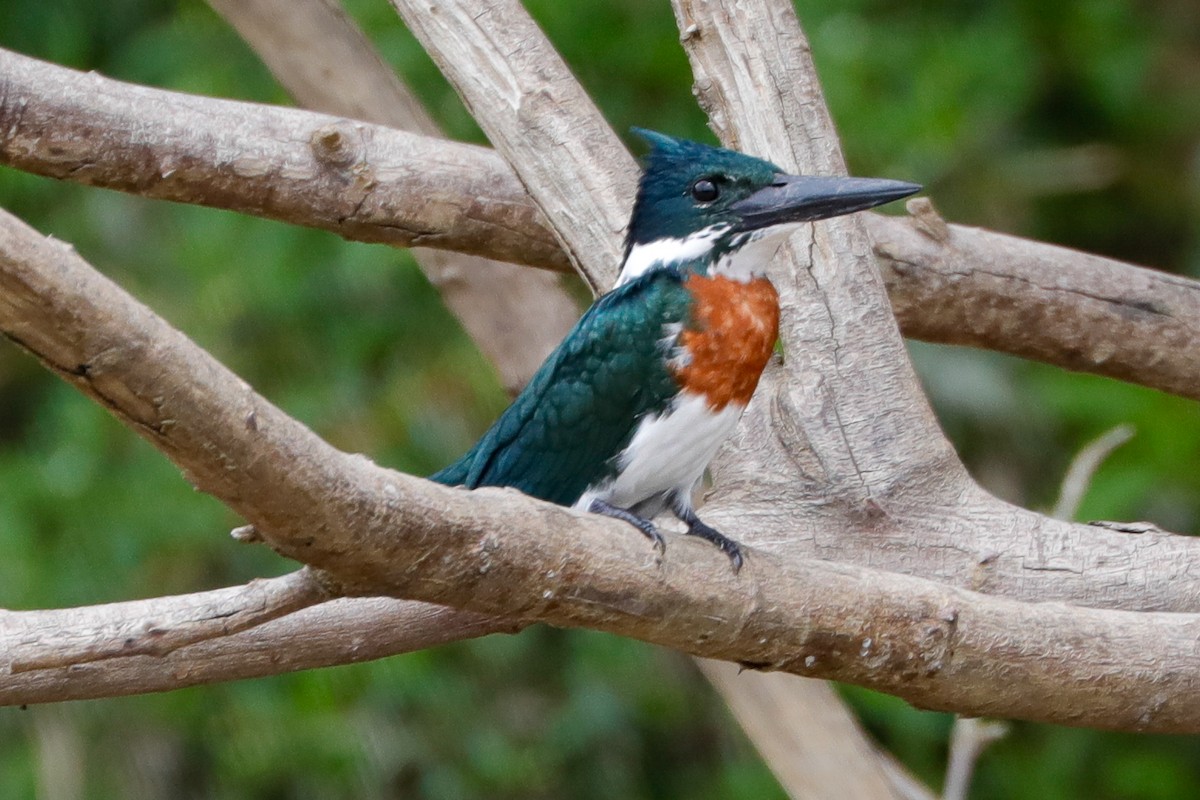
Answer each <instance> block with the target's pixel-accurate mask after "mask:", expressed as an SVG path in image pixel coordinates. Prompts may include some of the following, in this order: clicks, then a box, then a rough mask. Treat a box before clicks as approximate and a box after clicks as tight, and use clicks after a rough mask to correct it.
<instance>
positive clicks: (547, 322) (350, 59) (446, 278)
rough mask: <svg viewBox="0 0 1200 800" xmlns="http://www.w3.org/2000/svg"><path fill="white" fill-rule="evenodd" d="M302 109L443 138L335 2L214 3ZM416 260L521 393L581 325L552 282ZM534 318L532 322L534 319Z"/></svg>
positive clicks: (446, 260)
mask: <svg viewBox="0 0 1200 800" xmlns="http://www.w3.org/2000/svg"><path fill="white" fill-rule="evenodd" d="M209 4H210V5H212V6H213V8H215V9H216V10H217V12H218V13H220V14H221V15H222V16H223V17H224V18H225V19H226V20H228V21H229V23H230V24H231V25H233V26H234V27H235V28H236V29H237V31H238V33H240V34H241V36H242V38H244V39H245V40H246V41H247V42H248V43H249V44H250V46H251V47H253V48H254V50H255V52H257V53H258V54H259V56H260V57H261V58H262V59H263V61H264V62H266V64H267V66H268V67H269V68H270V69H271V72H272V73H273V74H274V75H275V77H276V78H277V79H278V80H279V82H280V83H281V84H283V85H284V87H286V88H287V90H288V91H289V92H290V93H291V95H292V96H293V97H295V98H296V99H297V100H298V101H299V102H300V103H302V104H304V105H306V106H308V107H309V108H312V109H314V110H316V111H324V112H326V113H330V114H339V115H342V116H346V117H351V118H353V119H361V120H366V121H368V122H375V123H379V124H382V125H390V126H392V127H395V128H399V129H401V130H407V131H412V132H414V133H420V134H422V135H425V136H440V135H441V131H440V130H439V129H438V126H437V124H436V123H435V122H434V121H433V119H432V118H431V117H430V116H429V115H428V114H426V113H425V110H424V109H423V108H421V105H420V103H419V102H418V101H417V99H416V98H415V97H413V95H412V93H411V92H410V91H409V90H408V87H406V86H405V85H404V84H403V83H402V82H401V81H400V80H399V78H397V77H396V75H395V74H394V73H393V72H392V70H391V69H390V68H389V67H388V66H387V65H386V64H384V62H383V60H382V58H380V56H379V54H378V53H376V52H375V49H374V47H373V46H372V45H371V42H370V40H369V39H367V37H366V36H365V35H364V34H363V32H362V31H360V30H359V29H358V27H357V26H356V25H355V24H354V22H353V20H351V19H350V17H349V16H348V15H347V14H346V12H345V10H344V9H342V8H341V6H339V5H338V4H336V3H334V2H331V0H209ZM413 256H414V258H415V259H416V261H417V263H418V264H419V265H420V267H421V269H422V270H423V271H424V272H425V274H426V276H428V277H429V280H430V281H431V282H432V283H433V284H434V285H435V286H437V287H438V289H439V290H440V292H441V294H442V299H443V300H444V301H445V302H446V305H447V306H448V307H449V308H450V310H451V311H452V312H453V313H454V314H455V316H457V317H458V319H459V320H460V321H461V322H462V324H463V327H464V328H466V330H467V333H469V334H470V335H471V338H472V339H473V340H474V341H475V344H476V345H477V346H478V347H479V349H480V350H481V351H482V352H483V354H484V355H485V356H487V358H488V359H489V360H490V361H491V362H492V363H493V364H494V365H495V366H496V370H497V371H498V372H499V373H500V378H501V380H502V381H503V383H504V385H505V387H506V388H507V389H508V390H509V392H511V393H515V392H517V391H518V390H520V389H521V387H523V386H524V385H525V383H526V382H528V380H529V379H530V378H531V377H533V373H534V372H536V371H537V368H538V367H539V366H541V363H542V361H543V359H545V357H546V356H547V355H548V354H549V353H550V351H551V350H552V349H553V348H554V346H555V345H557V344H558V342H559V341H560V340H561V339H562V337H563V335H564V334H566V332H567V331H568V330H569V329H570V327H571V325H573V324H574V322H575V319H576V318H577V317H578V316H579V309H578V305H577V304H576V302H575V301H574V299H573V298H572V297H571V296H570V295H569V294H567V292H566V291H565V290H564V289H563V288H562V285H561V279H560V278H559V277H558V276H555V275H553V274H551V273H548V272H542V271H540V270H529V269H523V268H521V267H518V266H516V265H513V264H506V263H504V262H499V261H491V260H488V259H485V258H481V257H478V256H468V255H465V254H462V253H451V252H448V251H445V250H428V249H425V248H416V249H414V250H413ZM531 309H537V313H536V314H532V313H529V312H530V310H531Z"/></svg>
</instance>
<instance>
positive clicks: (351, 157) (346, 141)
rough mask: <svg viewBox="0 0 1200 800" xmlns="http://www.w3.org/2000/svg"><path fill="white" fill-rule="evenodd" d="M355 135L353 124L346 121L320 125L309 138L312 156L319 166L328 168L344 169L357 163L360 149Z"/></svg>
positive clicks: (360, 158)
mask: <svg viewBox="0 0 1200 800" xmlns="http://www.w3.org/2000/svg"><path fill="white" fill-rule="evenodd" d="M356 133H358V131H357V130H356V129H355V126H354V125H353V123H351V122H349V121H347V120H338V121H337V122H334V123H330V124H329V125H322V126H321V127H319V128H317V129H316V130H315V131H313V133H312V136H311V137H309V145H310V146H311V147H312V152H313V156H314V157H315V158H316V159H317V161H318V162H320V163H321V164H325V165H327V166H330V167H338V168H345V167H349V166H350V165H351V164H355V163H357V162H359V161H360V160H362V147H361V146H360V144H359V141H357V140H358V139H359V138H360V137H359V136H356V135H355V134H356Z"/></svg>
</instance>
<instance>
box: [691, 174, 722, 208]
mask: <svg viewBox="0 0 1200 800" xmlns="http://www.w3.org/2000/svg"><path fill="white" fill-rule="evenodd" d="M720 194H721V191H720V190H719V189H718V188H717V184H716V183H714V182H713V181H712V180H710V179H708V178H701V179H700V180H698V181H696V182H695V183H693V184H692V197H693V198H695V200H696V202H698V203H711V202H712V201H713V200H716V199H717V196H718V195H720Z"/></svg>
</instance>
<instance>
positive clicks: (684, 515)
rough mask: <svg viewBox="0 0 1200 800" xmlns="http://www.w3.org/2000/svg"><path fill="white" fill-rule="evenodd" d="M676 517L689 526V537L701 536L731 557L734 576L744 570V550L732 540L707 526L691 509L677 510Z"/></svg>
mask: <svg viewBox="0 0 1200 800" xmlns="http://www.w3.org/2000/svg"><path fill="white" fill-rule="evenodd" d="M675 513H676V515H677V516H678V517H679V519H680V520H681V521H682V522H683V523H684V524H685V525H687V526H688V529H687V532H688V535H689V536H699V537H700V538H701V539H704V540H705V541H709V542H712V543H713V544H715V545H716V546H717V547H719V548H721V551H722V552H723V553H725V555H727V556H729V562H730V564H732V565H733V574H734V575H737V574H738V572H739V571H740V570H741V569H742V548H741V545H739V544H738V543H737V542H735V541H734V540H733V539H730V538H729V537H728V536H726V535H725V534H723V533H721V532H720V531H719V530H717V529H716V528H714V527H712V526H710V525H707V524H705V523H704V522H702V521H701V520H700V518H699V517H698V516H696V512H695V511H693V510H691V509H690V508H685V509H676V510H675Z"/></svg>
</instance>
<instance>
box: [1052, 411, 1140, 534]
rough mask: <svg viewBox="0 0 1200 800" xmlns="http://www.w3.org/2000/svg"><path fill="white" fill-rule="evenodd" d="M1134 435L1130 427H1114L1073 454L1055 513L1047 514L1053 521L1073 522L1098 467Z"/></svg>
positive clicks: (1055, 506)
mask: <svg viewBox="0 0 1200 800" xmlns="http://www.w3.org/2000/svg"><path fill="white" fill-rule="evenodd" d="M1134 433H1136V431H1135V429H1134V427H1133V426H1132V425H1128V424H1123V425H1117V426H1116V427H1114V428H1112V429H1110V430H1108V431H1106V432H1105V433H1103V434H1101V435H1100V436H1098V437H1097V438H1095V439H1093V440H1092V441H1091V442H1089V443H1088V444H1087V445H1086V446H1084V447H1083V449H1081V450H1080V451H1079V452H1078V453H1076V454H1075V458H1074V459H1072V460H1071V466H1070V467H1069V468H1068V469H1067V474H1066V477H1064V478H1063V482H1062V488H1061V489H1060V490H1059V493H1058V501H1057V502H1056V503H1055V504H1054V510H1053V511H1051V512H1050V515H1051V516H1053V517H1055V518H1056V519H1066V520H1069V519H1074V518H1075V514H1076V513H1077V512H1078V511H1079V504H1080V503H1082V502H1083V498H1084V495H1086V494H1087V490H1088V487H1089V486H1090V485H1091V483H1092V476H1093V475H1095V474H1096V470H1097V469H1099V468H1100V465H1101V464H1103V463H1104V460H1105V459H1107V458H1108V457H1109V456H1110V455H1112V452H1113V451H1114V450H1116V449H1117V448H1118V447H1120V446H1121V445H1123V444H1125V443H1126V442H1128V441H1129V440H1130V439H1132V438H1133V436H1134Z"/></svg>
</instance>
